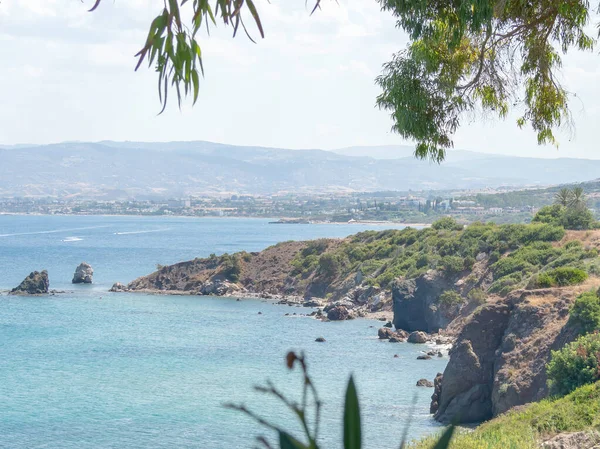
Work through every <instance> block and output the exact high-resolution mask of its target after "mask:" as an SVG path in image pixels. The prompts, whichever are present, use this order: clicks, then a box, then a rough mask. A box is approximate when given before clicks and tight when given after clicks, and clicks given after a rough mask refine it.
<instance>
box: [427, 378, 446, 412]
mask: <svg viewBox="0 0 600 449" xmlns="http://www.w3.org/2000/svg"><path fill="white" fill-rule="evenodd" d="M443 377H444V375H443V374H442V373H437V375H436V376H435V379H433V394H432V395H431V405H430V406H429V413H431V414H434V413H435V412H437V411H438V408H439V400H440V395H441V394H442V379H443Z"/></svg>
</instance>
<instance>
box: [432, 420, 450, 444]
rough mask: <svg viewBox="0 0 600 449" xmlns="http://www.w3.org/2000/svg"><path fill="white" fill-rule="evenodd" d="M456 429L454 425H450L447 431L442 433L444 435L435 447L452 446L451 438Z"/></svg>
mask: <svg viewBox="0 0 600 449" xmlns="http://www.w3.org/2000/svg"><path fill="white" fill-rule="evenodd" d="M454 429H455V427H454V425H452V426H450V427H448V428H447V429H446V431H445V432H444V433H443V434H442V437H441V438H440V439H439V440H438V442H437V443H436V444H435V446H433V449H447V448H448V447H450V440H451V439H452V434H453V433H454Z"/></svg>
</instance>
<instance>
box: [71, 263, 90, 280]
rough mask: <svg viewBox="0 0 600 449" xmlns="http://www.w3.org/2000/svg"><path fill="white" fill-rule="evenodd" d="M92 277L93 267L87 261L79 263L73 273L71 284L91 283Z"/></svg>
mask: <svg viewBox="0 0 600 449" xmlns="http://www.w3.org/2000/svg"><path fill="white" fill-rule="evenodd" d="M93 277H94V269H93V268H92V266H91V265H90V264H89V263H87V262H82V263H80V264H79V266H78V267H77V269H76V270H75V274H74V275H73V281H72V282H73V284H91V283H92V278H93Z"/></svg>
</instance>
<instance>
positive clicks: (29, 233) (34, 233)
mask: <svg viewBox="0 0 600 449" xmlns="http://www.w3.org/2000/svg"><path fill="white" fill-rule="evenodd" d="M98 228H110V225H103V226H87V227H85V228H68V229H52V230H49V231H35V232H16V233H14V234H0V237H16V236H19V235H37V234H56V233H59V232H72V231H83V230H85V229H98Z"/></svg>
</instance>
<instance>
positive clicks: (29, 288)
mask: <svg viewBox="0 0 600 449" xmlns="http://www.w3.org/2000/svg"><path fill="white" fill-rule="evenodd" d="M49 288H50V281H49V280H48V272H47V271H46V270H43V271H42V272H39V271H34V272H32V273H30V274H29V276H27V277H26V278H25V279H24V280H23V282H21V283H20V284H19V286H18V287H15V288H13V289H12V290H11V291H10V292H9V295H44V294H47V293H48V289H49Z"/></svg>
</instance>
